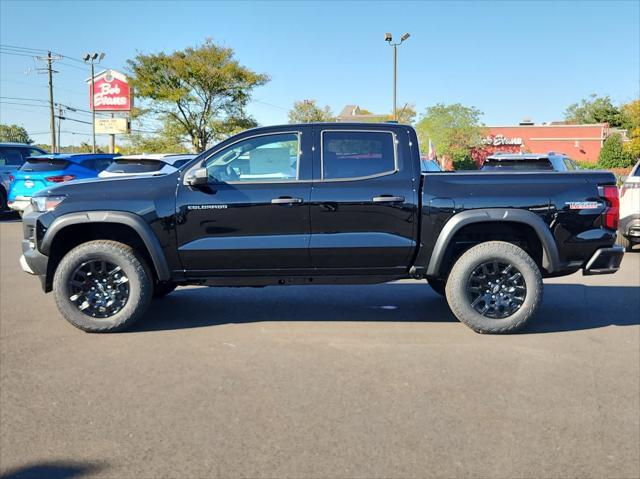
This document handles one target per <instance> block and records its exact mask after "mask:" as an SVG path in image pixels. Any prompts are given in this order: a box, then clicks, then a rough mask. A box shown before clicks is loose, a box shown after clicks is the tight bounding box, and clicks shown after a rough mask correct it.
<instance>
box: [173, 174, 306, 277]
mask: <svg viewBox="0 0 640 479" xmlns="http://www.w3.org/2000/svg"><path fill="white" fill-rule="evenodd" d="M181 190H182V191H181V192H180V193H179V194H178V203H179V204H178V208H179V215H178V217H179V225H178V245H179V247H178V251H179V254H180V259H181V260H182V264H183V267H184V268H185V269H186V270H188V271H190V272H192V273H194V274H197V275H206V274H207V272H213V271H216V270H228V269H231V270H239V269H242V270H245V269H246V270H258V269H280V268H307V267H309V266H310V259H309V252H308V247H309V194H310V184H309V183H299V184H298V183H296V184H273V185H266V184H265V185H263V184H250V185H239V184H221V185H216V186H212V187H211V188H210V189H209V188H204V189H195V188H190V187H186V186H185V187H182V188H181ZM281 196H290V197H292V198H299V199H301V200H302V202H301V203H295V204H272V200H273V199H275V198H279V197H281ZM196 272H197V273H196Z"/></svg>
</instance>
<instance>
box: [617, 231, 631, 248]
mask: <svg viewBox="0 0 640 479" xmlns="http://www.w3.org/2000/svg"><path fill="white" fill-rule="evenodd" d="M616 243H618V244H619V245H620V246H622V247H623V248H624V250H625V251H626V252H629V251H631V250H632V249H633V243H632V242H631V241H629V238H627V237H626V236H622V234H621V233H618V237H617V238H616Z"/></svg>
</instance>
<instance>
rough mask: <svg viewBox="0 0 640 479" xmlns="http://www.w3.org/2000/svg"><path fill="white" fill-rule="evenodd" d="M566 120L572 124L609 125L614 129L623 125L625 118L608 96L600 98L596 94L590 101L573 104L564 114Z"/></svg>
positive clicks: (585, 100)
mask: <svg viewBox="0 0 640 479" xmlns="http://www.w3.org/2000/svg"><path fill="white" fill-rule="evenodd" d="M564 119H565V121H567V122H568V123H571V124H593V123H608V124H609V126H612V127H614V128H618V127H621V126H622V125H623V120H624V119H623V116H622V114H621V112H620V109H619V108H618V107H616V106H615V105H614V104H613V103H612V102H611V98H609V97H608V96H603V97H599V96H598V95H596V94H595V93H594V94H592V95H591V96H590V97H589V99H583V100H580V102H579V103H573V104H572V105H569V107H568V108H567V109H566V110H565V112H564Z"/></svg>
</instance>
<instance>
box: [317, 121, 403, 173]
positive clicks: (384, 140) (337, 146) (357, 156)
mask: <svg viewBox="0 0 640 479" xmlns="http://www.w3.org/2000/svg"><path fill="white" fill-rule="evenodd" d="M395 171H396V152H395V144H394V136H393V133H391V132H388V131H348V130H344V131H339V130H333V131H331V130H329V131H323V132H322V178H323V179H325V180H338V179H360V178H368V177H372V176H381V175H386V174H390V173H393V172H395Z"/></svg>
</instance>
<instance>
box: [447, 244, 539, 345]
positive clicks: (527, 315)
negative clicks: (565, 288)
mask: <svg viewBox="0 0 640 479" xmlns="http://www.w3.org/2000/svg"><path fill="white" fill-rule="evenodd" d="M490 261H501V262H504V263H508V264H512V265H513V266H515V267H516V268H517V269H518V270H519V271H520V273H522V279H523V280H524V283H525V286H526V295H525V297H524V301H523V302H522V305H521V306H520V308H519V309H518V310H517V311H515V312H514V313H513V314H511V315H510V316H507V317H505V318H489V317H486V316H483V315H482V314H480V313H479V312H478V311H476V310H475V309H474V308H473V307H472V306H471V298H470V296H469V293H468V291H467V285H468V282H469V280H470V277H471V274H472V272H473V271H474V270H475V269H476V268H478V267H479V266H480V265H482V264H483V263H486V262H490ZM446 295H447V302H448V303H449V307H450V308H451V311H452V312H453V314H454V315H455V316H456V317H457V318H458V319H459V320H460V321H461V322H463V323H464V324H466V325H467V326H469V327H470V328H471V329H473V330H474V331H475V332H477V333H490V334H500V333H513V332H515V331H518V330H519V329H522V328H523V327H524V326H525V325H526V324H527V322H528V321H529V320H530V319H531V317H532V316H533V315H534V313H535V312H536V310H537V309H538V305H539V304H540V301H541V300H542V275H541V274H540V269H539V268H538V266H537V265H536V263H535V261H533V259H531V257H530V256H529V255H528V254H527V253H526V252H525V251H524V250H523V249H521V248H519V247H517V246H516V245H514V244H511V243H506V242H503V241H487V242H485V243H480V244H479V245H476V246H474V247H472V248H470V249H469V250H467V251H466V252H465V253H463V254H462V256H460V258H458V260H457V261H456V263H455V264H454V265H453V268H452V269H451V273H450V274H449V279H448V281H447V286H446Z"/></svg>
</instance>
